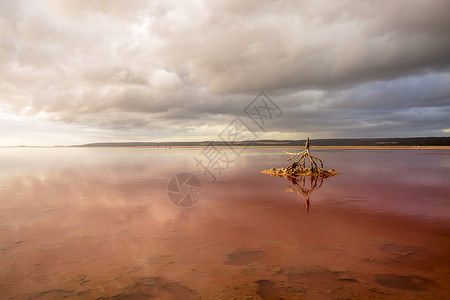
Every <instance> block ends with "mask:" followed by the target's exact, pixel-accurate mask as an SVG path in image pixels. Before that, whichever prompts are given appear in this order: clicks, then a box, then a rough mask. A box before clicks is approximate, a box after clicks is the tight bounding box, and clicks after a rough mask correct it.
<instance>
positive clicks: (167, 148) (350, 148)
mask: <svg viewBox="0 0 450 300" xmlns="http://www.w3.org/2000/svg"><path fill="white" fill-rule="evenodd" d="M204 147H206V145H192V146H170V148H204ZM215 147H219V148H226V147H229V146H226V145H215ZM232 147H248V148H289V149H293V148H297V149H301V148H303V146H291V145H250V146H232ZM5 148H20V149H26V148H42V149H45V148H153V149H161V150H169V146H167V147H165V146H160V147H157V146H0V149H5ZM311 149H336V150H339V149H343V150H450V146H311Z"/></svg>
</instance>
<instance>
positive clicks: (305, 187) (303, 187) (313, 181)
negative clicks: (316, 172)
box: [286, 176, 324, 214]
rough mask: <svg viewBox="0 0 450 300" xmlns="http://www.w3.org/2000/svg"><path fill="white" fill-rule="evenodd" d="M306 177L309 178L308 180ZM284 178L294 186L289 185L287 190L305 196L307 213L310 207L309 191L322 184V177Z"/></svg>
mask: <svg viewBox="0 0 450 300" xmlns="http://www.w3.org/2000/svg"><path fill="white" fill-rule="evenodd" d="M307 178H308V179H309V182H308V180H307ZM286 179H287V180H289V181H290V182H291V183H292V184H293V185H294V188H295V189H294V188H293V187H292V186H289V187H288V189H287V191H288V192H292V193H296V194H297V195H299V196H302V197H304V198H305V205H306V210H307V211H308V214H309V207H310V202H309V197H310V196H311V193H312V192H313V191H314V190H315V189H319V188H320V187H321V186H322V184H323V179H324V177H322V176H302V177H300V179H298V178H296V177H286ZM308 183H309V184H308Z"/></svg>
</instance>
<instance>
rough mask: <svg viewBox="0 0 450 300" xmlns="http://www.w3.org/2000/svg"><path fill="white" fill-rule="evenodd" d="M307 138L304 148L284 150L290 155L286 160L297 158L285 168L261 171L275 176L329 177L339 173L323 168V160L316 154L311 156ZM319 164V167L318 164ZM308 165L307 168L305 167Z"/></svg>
mask: <svg viewBox="0 0 450 300" xmlns="http://www.w3.org/2000/svg"><path fill="white" fill-rule="evenodd" d="M309 146H310V142H309V138H308V139H307V140H306V143H305V150H303V151H302V152H299V153H290V152H286V151H285V152H284V153H286V154H289V155H291V156H290V157H289V158H288V161H289V160H291V159H292V158H294V157H296V156H297V158H296V159H295V160H294V162H293V163H292V164H291V165H290V166H289V167H287V168H279V169H275V168H272V169H270V170H264V171H262V172H263V173H265V174H269V175H275V176H279V177H281V176H284V177H297V176H319V177H324V178H326V177H331V176H334V175H336V174H339V173H338V172H336V171H335V170H334V169H331V170H324V169H322V168H323V162H322V160H321V159H320V158H318V157H316V156H312V155H311V153H310V152H309ZM307 162H309V164H308V163H307ZM318 164H320V167H319V166H318ZM308 165H309V168H308V167H307V166H308Z"/></svg>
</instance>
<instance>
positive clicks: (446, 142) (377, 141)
mask: <svg viewBox="0 0 450 300" xmlns="http://www.w3.org/2000/svg"><path fill="white" fill-rule="evenodd" d="M211 142H213V143H214V145H216V146H226V145H227V144H226V142H224V141H203V142H115V143H91V144H84V145H73V146H72V147H157V146H162V147H164V146H181V147H183V146H184V147H186V146H206V145H208V144H209V143H211ZM304 144H305V140H255V141H251V142H246V141H243V142H234V143H233V145H237V146H239V145H246V146H247V145H248V146H303V145H304ZM311 146H350V147H351V146H391V147H395V146H403V147H414V146H450V137H413V138H359V139H311Z"/></svg>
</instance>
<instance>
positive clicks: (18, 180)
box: [0, 148, 190, 228]
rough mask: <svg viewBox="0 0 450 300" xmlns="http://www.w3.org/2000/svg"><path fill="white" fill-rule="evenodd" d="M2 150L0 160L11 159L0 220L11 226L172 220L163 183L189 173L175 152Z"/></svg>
mask: <svg viewBox="0 0 450 300" xmlns="http://www.w3.org/2000/svg"><path fill="white" fill-rule="evenodd" d="M16 150H19V151H17V152H15V151H16ZM0 151H2V153H6V154H7V155H6V157H3V158H0V160H2V161H3V160H7V158H9V160H7V161H8V162H9V165H8V166H7V167H6V168H3V167H2V168H1V170H0V205H1V208H0V212H1V213H4V214H5V218H4V219H3V220H2V222H5V224H10V225H11V226H13V227H15V228H21V227H22V226H27V225H30V226H31V225H33V224H41V225H42V226H50V227H51V226H54V225H51V224H62V223H64V224H68V223H70V224H77V222H78V221H77V219H80V218H81V219H83V220H84V219H90V220H92V221H93V222H94V223H95V222H100V220H99V218H105V219H106V220H110V221H111V222H113V221H114V218H115V217H113V216H119V217H118V218H119V219H120V220H122V221H123V220H131V219H139V218H140V219H143V218H147V219H149V221H150V220H151V222H157V223H158V222H163V221H166V220H168V219H170V218H174V217H176V216H177V215H178V214H179V211H177V210H174V209H173V206H172V205H170V202H169V201H168V199H167V190H166V189H167V180H168V178H170V176H171V175H172V174H173V173H176V172H179V171H180V170H183V168H184V167H185V166H186V168H185V169H188V168H189V164H187V163H186V157H190V155H189V154H190V152H186V151H183V153H177V150H175V149H174V150H172V151H170V152H169V151H166V152H164V151H161V152H157V151H155V149H112V148H103V149H99V148H98V149H81V148H78V149H70V148H63V149H31V148H30V149H7V150H5V149H1V150H0ZM130 151H132V154H131V155H130ZM22 159H23V161H22ZM181 160H183V161H181ZM28 162H30V164H29V165H28ZM59 164H60V165H59ZM111 218H112V219H111ZM95 220H97V221H95ZM120 220H115V221H120ZM115 221H114V222H115ZM36 222H37V223H36Z"/></svg>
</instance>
